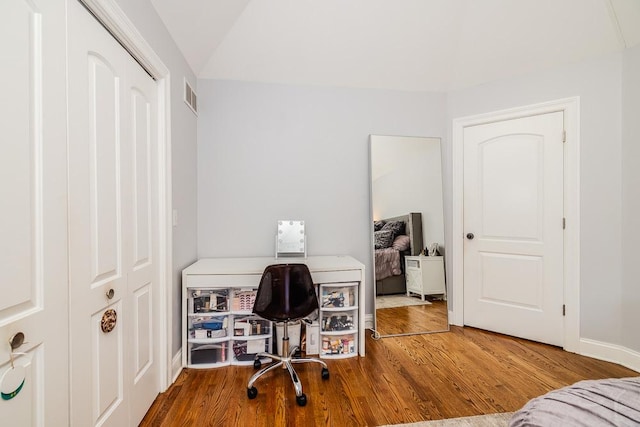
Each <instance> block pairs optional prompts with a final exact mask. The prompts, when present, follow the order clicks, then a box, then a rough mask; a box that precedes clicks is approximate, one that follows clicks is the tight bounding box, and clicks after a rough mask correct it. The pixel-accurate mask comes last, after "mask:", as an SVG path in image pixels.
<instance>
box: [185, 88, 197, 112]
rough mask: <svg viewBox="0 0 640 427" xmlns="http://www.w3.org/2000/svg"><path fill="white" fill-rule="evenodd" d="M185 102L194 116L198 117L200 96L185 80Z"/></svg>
mask: <svg viewBox="0 0 640 427" xmlns="http://www.w3.org/2000/svg"><path fill="white" fill-rule="evenodd" d="M184 102H185V103H186V104H187V105H188V106H189V108H191V111H193V112H194V114H195V115H196V116H197V115H198V95H196V93H195V92H194V91H193V88H192V87H191V85H190V84H189V82H187V79H184Z"/></svg>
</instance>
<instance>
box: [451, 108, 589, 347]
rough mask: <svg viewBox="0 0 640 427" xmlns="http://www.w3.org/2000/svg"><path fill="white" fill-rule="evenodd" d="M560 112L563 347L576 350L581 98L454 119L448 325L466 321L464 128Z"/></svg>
mask: <svg viewBox="0 0 640 427" xmlns="http://www.w3.org/2000/svg"><path fill="white" fill-rule="evenodd" d="M555 111H562V112H564V119H565V130H566V132H567V142H566V144H565V156H564V162H565V163H564V168H565V170H564V189H565V191H564V209H565V218H566V219H567V228H566V230H565V245H564V272H565V273H564V274H565V276H564V301H565V304H566V306H567V311H566V316H565V318H564V319H565V320H564V345H563V347H564V349H565V350H567V351H572V352H577V351H578V348H579V340H580V98H579V97H573V98H566V99H560V100H556V101H550V102H545V103H542V104H535V105H529V106H523V107H516V108H511V109H507V110H501V111H497V112H491V113H486V114H480V115H476V116H469V117H462V118H457V119H454V120H453V144H452V157H453V159H452V160H453V169H452V171H453V174H452V175H453V176H452V190H453V200H452V208H453V218H452V236H453V237H452V239H451V240H452V242H451V259H452V267H451V276H452V277H451V283H452V290H453V307H452V308H453V315H452V316H451V317H450V319H451V320H450V322H451V324H452V325H457V326H463V325H464V273H463V271H464V259H463V243H464V220H463V218H464V210H463V209H464V206H463V196H464V194H463V182H464V181H463V179H464V176H463V174H464V165H463V154H464V152H463V135H464V128H465V127H468V126H475V125H480V124H485V123H492V122H498V121H503V120H511V119H515V118H520V117H526V116H531V115H539V114H546V113H551V112H555Z"/></svg>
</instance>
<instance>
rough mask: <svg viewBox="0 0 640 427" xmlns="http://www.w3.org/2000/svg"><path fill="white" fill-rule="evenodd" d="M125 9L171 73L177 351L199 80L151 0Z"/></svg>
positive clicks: (191, 243) (189, 254)
mask: <svg viewBox="0 0 640 427" xmlns="http://www.w3.org/2000/svg"><path fill="white" fill-rule="evenodd" d="M117 1H118V3H119V5H120V7H121V8H122V10H123V11H124V12H125V13H126V14H127V16H128V17H129V19H130V20H131V21H132V22H133V24H134V25H135V26H136V28H137V29H138V31H140V33H141V34H142V36H143V37H144V38H145V40H146V41H147V42H148V43H149V45H150V46H151V47H152V48H153V50H154V51H155V52H156V54H157V55H158V56H159V57H160V58H161V59H162V62H164V65H165V66H166V67H167V68H169V70H170V73H171V105H170V108H171V156H172V162H173V163H172V170H171V173H172V179H173V182H172V193H173V196H172V198H173V207H174V209H177V210H178V225H177V226H176V227H174V229H173V277H172V282H173V285H172V289H173V307H172V315H173V331H172V335H171V351H172V354H175V353H176V352H177V351H178V350H179V349H180V347H181V345H182V339H181V334H180V332H181V301H182V296H181V278H180V273H181V271H182V269H183V268H184V267H186V266H188V265H189V264H191V263H193V262H194V261H195V260H196V259H197V252H196V248H197V243H196V240H197V233H196V231H197V230H196V224H197V209H196V189H197V176H196V153H197V140H196V135H197V132H196V126H197V121H196V116H195V115H194V114H193V113H192V112H191V110H189V108H188V107H187V106H186V104H185V103H184V102H183V79H184V78H185V77H186V78H187V80H188V81H189V82H190V83H191V85H192V86H193V87H194V89H196V83H197V82H196V78H195V75H194V74H193V71H191V68H189V66H188V65H187V62H186V61H185V59H184V57H183V56H182V53H181V52H180V51H179V50H178V47H177V46H176V44H175V43H174V41H173V39H172V38H171V36H170V35H169V33H168V31H167V29H166V28H165V26H164V25H163V23H162V21H161V20H160V17H159V16H158V14H157V13H156V11H155V9H154V8H153V7H151V4H150V3H149V1H148V0H117Z"/></svg>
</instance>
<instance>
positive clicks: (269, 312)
mask: <svg viewBox="0 0 640 427" xmlns="http://www.w3.org/2000/svg"><path fill="white" fill-rule="evenodd" d="M317 308H318V297H317V296H316V291H315V287H314V286H313V280H312V279H311V273H310V272H309V268H308V267H307V266H306V265H305V264H275V265H270V266H268V267H267V268H266V269H265V270H264V273H262V279H261V280H260V286H259V287H258V293H257V295H256V301H255V304H254V305H253V312H254V313H255V314H257V315H258V316H260V317H263V318H265V319H268V320H271V321H272V322H284V326H283V333H282V354H283V355H282V356H279V355H276V354H270V353H258V354H256V358H255V361H254V363H253V366H254V368H256V369H260V367H261V363H260V358H261V357H269V358H271V359H272V360H273V361H274V362H273V363H272V364H270V365H269V366H266V367H264V368H262V369H260V370H259V371H258V372H256V373H255V374H253V375H252V376H251V378H250V379H249V383H248V384H247V396H249V399H255V397H256V396H257V395H258V390H257V389H256V388H255V387H254V386H253V384H254V383H255V382H256V380H257V379H258V378H260V377H261V376H262V375H264V374H266V373H267V372H269V371H272V370H274V369H276V368H278V367H280V366H283V365H284V366H283V368H286V369H287V370H288V371H289V375H290V376H291V381H293V387H294V388H295V390H296V402H297V403H298V405H300V406H304V405H306V404H307V396H306V395H305V394H304V393H303V392H302V384H301V383H300V380H299V379H298V374H296V371H295V369H293V363H309V362H313V363H319V364H320V365H322V379H325V380H326V379H328V378H329V368H328V367H327V364H326V363H324V362H323V361H322V360H319V359H313V358H306V357H302V358H296V357H294V354H295V353H296V351H297V350H298V347H297V346H294V347H293V348H289V334H288V331H287V324H288V323H289V321H291V320H299V319H303V318H305V317H307V316H309V315H310V314H311V313H313V312H314V310H316V309H317Z"/></svg>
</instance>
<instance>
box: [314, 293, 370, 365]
mask: <svg viewBox="0 0 640 427" xmlns="http://www.w3.org/2000/svg"><path fill="white" fill-rule="evenodd" d="M318 293H319V295H320V319H319V321H320V356H321V357H335V358H339V357H350V356H355V355H357V354H358V324H359V319H358V316H359V312H360V310H359V308H358V301H359V298H358V283H321V284H320V285H319V289H318Z"/></svg>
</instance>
